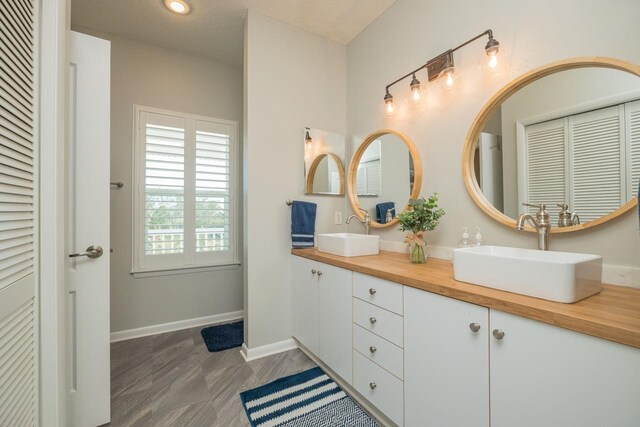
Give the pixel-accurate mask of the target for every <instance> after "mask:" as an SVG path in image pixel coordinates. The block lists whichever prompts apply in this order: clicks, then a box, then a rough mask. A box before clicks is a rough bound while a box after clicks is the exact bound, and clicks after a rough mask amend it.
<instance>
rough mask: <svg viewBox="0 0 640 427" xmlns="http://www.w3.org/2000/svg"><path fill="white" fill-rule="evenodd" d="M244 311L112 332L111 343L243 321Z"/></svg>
mask: <svg viewBox="0 0 640 427" xmlns="http://www.w3.org/2000/svg"><path fill="white" fill-rule="evenodd" d="M243 318H244V311H242V310H239V311H231V312H229V313H221V314H214V315H211V316H204V317H196V318H194V319H185V320H178V321H175V322H168V323H160V324H157V325H150V326H144V327H142V328H135V329H127V330H124V331H116V332H111V342H118V341H126V340H131V339H134V338H142V337H148V336H151V335H157V334H164V333H166V332H173V331H180V330H182V329H189V328H195V327H198V326H209V325H217V324H221V323H228V322H232V321H234V320H242V319H243Z"/></svg>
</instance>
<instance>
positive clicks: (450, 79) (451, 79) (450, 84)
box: [445, 71, 453, 87]
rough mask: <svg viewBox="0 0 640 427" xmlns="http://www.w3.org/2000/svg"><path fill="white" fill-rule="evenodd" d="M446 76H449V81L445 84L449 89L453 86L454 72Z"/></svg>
mask: <svg viewBox="0 0 640 427" xmlns="http://www.w3.org/2000/svg"><path fill="white" fill-rule="evenodd" d="M446 76H447V80H446V81H445V84H446V85H447V86H448V87H451V86H453V71H450V72H448V73H446Z"/></svg>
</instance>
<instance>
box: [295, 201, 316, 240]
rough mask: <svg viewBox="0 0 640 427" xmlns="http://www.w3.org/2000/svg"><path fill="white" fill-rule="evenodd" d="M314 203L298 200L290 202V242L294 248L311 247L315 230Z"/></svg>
mask: <svg viewBox="0 0 640 427" xmlns="http://www.w3.org/2000/svg"><path fill="white" fill-rule="evenodd" d="M316 207H317V205H316V204H315V203H310V202H299V201H296V200H294V201H293V203H292V204H291V244H292V246H293V247H294V248H311V247H313V244H314V233H315V231H316Z"/></svg>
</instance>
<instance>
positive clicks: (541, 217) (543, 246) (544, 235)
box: [516, 203, 551, 251]
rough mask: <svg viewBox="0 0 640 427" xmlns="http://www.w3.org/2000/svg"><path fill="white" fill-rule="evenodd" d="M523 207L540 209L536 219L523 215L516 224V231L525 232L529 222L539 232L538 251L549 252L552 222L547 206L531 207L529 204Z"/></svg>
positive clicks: (524, 204) (542, 204)
mask: <svg viewBox="0 0 640 427" xmlns="http://www.w3.org/2000/svg"><path fill="white" fill-rule="evenodd" d="M522 205H523V206H531V207H533V208H538V212H537V213H536V217H535V219H534V218H533V217H532V216H531V215H529V214H522V215H520V216H519V217H518V222H517V223H516V230H518V231H522V230H524V224H525V222H529V224H531V226H532V227H533V228H535V229H536V230H537V231H538V249H540V250H541V251H548V250H549V232H550V231H551V221H550V218H549V213H548V212H547V211H546V210H545V208H546V205H545V204H544V203H541V204H539V205H531V204H529V203H523V204H522Z"/></svg>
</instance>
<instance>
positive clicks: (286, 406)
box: [240, 368, 379, 427]
mask: <svg viewBox="0 0 640 427" xmlns="http://www.w3.org/2000/svg"><path fill="white" fill-rule="evenodd" d="M240 400H242V405H243V406H244V410H245V412H246V413H247V417H248V418H249V422H250V423H251V425H252V426H253V427H259V426H287V427H306V426H313V427H329V426H331V427H335V426H353V427H378V426H379V424H378V423H377V422H376V421H375V420H374V419H373V418H371V417H370V416H369V415H368V414H367V413H366V412H364V411H363V410H362V408H360V407H359V406H358V405H357V404H356V403H355V402H354V401H353V400H352V399H351V398H350V397H349V396H347V395H346V393H345V392H344V391H342V389H341V388H340V387H338V384H336V383H335V382H334V381H333V380H332V379H331V378H329V376H328V375H327V374H325V373H324V371H323V370H322V369H320V368H312V369H309V370H307V371H303V372H300V373H299V374H295V375H290V376H288V377H283V378H280V379H277V380H275V381H273V382H271V383H269V384H266V385H263V386H260V387H256V388H253V389H251V390H247V391H243V392H242V393H240Z"/></svg>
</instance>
